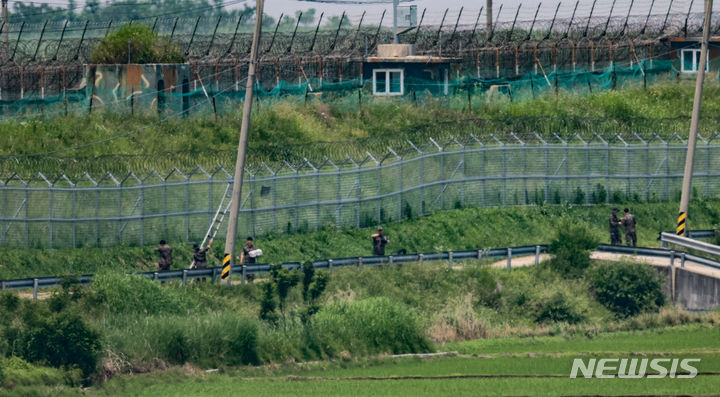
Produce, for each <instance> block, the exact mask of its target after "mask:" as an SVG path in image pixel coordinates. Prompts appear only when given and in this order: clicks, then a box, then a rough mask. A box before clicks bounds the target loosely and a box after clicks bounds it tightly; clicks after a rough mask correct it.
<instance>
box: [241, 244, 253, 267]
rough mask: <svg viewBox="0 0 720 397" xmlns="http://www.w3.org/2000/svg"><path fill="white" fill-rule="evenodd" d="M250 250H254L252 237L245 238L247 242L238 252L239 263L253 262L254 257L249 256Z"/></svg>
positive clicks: (247, 263)
mask: <svg viewBox="0 0 720 397" xmlns="http://www.w3.org/2000/svg"><path fill="white" fill-rule="evenodd" d="M250 251H255V246H254V245H253V238H252V237H248V238H247V243H246V244H245V246H244V247H243V249H242V253H241V254H240V263H242V264H244V265H249V264H252V263H255V257H252V256H250Z"/></svg>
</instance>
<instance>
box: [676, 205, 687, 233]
mask: <svg viewBox="0 0 720 397" xmlns="http://www.w3.org/2000/svg"><path fill="white" fill-rule="evenodd" d="M686 220H687V212H684V211H680V215H678V221H677V229H675V234H677V235H678V236H685V221H686Z"/></svg>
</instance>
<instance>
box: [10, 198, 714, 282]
mask: <svg viewBox="0 0 720 397" xmlns="http://www.w3.org/2000/svg"><path fill="white" fill-rule="evenodd" d="M617 206H620V207H623V206H629V207H630V208H631V209H632V212H633V213H634V214H635V216H636V217H637V220H638V245H641V246H657V244H658V242H657V236H658V232H660V231H667V230H673V229H674V227H675V214H676V213H677V207H676V204H675V203H625V204H617ZM612 207H613V205H610V206H606V205H597V206H573V205H560V206H532V207H507V208H467V209H462V210H454V211H444V212H438V213H436V214H433V215H430V216H427V217H424V218H420V219H415V220H409V221H405V222H401V223H392V224H387V225H384V226H385V233H386V234H387V235H388V236H389V238H390V244H389V245H388V247H387V252H388V253H393V252H396V251H397V250H399V249H401V248H405V249H406V250H407V251H408V252H441V251H448V250H467V249H481V248H482V249H484V248H501V247H512V246H521V245H533V244H547V243H548V242H549V241H550V239H551V238H552V232H553V230H554V229H555V228H556V227H558V225H561V224H562V223H563V222H565V221H566V220H568V219H570V220H572V221H573V222H580V223H584V224H587V226H588V227H589V228H590V229H591V230H592V231H593V234H594V235H595V236H596V237H597V239H598V241H604V242H606V243H607V242H608V238H609V237H608V236H607V234H608V232H607V227H608V226H607V218H608V216H609V213H610V210H611V208H612ZM689 213H690V220H689V225H690V227H691V228H692V229H709V228H712V227H714V225H716V224H718V223H720V203H718V202H716V201H694V202H693V203H692V204H691V208H690V211H689ZM371 233H373V231H372V230H368V229H343V230H340V231H338V230H336V229H334V228H328V229H325V230H321V231H317V232H311V233H306V234H290V235H287V234H271V235H268V236H264V237H261V238H259V239H258V241H257V242H256V246H258V247H260V248H262V249H263V252H264V256H263V257H262V261H263V262H267V263H281V262H286V261H288V262H289V261H307V260H316V259H324V258H338V257H350V256H362V255H370V254H371V244H370V239H369V235H370V234H371ZM241 243H244V242H241ZM171 244H172V245H173V249H174V251H173V253H174V258H175V264H174V268H177V269H183V268H186V267H187V266H189V263H190V261H191V259H190V258H191V257H190V254H191V246H190V245H189V244H174V242H172V241H171ZM223 245H224V242H223V241H217V242H216V243H215V245H214V246H213V249H212V252H211V253H212V255H211V260H210V264H209V265H210V266H219V263H218V260H219V259H218V258H221V257H222V253H223ZM156 260H157V259H156V254H155V253H154V252H153V247H144V248H141V247H124V246H121V247H113V248H102V249H100V248H83V249H63V250H40V249H14V248H0V279H9V278H22V277H32V276H36V277H37V276H57V275H73V274H74V275H78V274H85V273H94V272H98V271H100V270H102V269H114V270H119V271H127V272H132V271H150V270H153V269H155V267H154V263H155V262H156Z"/></svg>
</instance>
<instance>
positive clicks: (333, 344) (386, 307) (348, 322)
mask: <svg viewBox="0 0 720 397" xmlns="http://www.w3.org/2000/svg"><path fill="white" fill-rule="evenodd" d="M310 327H311V329H310V332H308V337H309V338H312V340H311V341H310V342H309V343H308V344H311V345H314V346H317V348H318V349H320V350H321V351H320V353H321V354H325V355H329V356H337V355H338V354H339V353H340V352H342V351H348V352H350V353H352V354H363V355H364V354H377V353H394V354H397V353H417V352H426V351H430V350H432V345H431V343H430V341H429V340H428V338H427V337H426V336H425V332H424V331H423V328H422V326H421V323H420V321H419V319H418V318H417V317H416V316H415V315H414V314H413V313H411V312H410V311H409V310H408V309H406V308H405V307H403V306H400V305H398V304H397V303H395V302H393V301H392V300H390V299H388V298H384V297H383V298H369V299H364V300H360V301H352V302H338V303H333V304H330V305H327V306H325V307H323V308H322V309H320V311H319V312H318V313H317V314H316V315H315V316H314V317H313V320H312V322H311V325H310Z"/></svg>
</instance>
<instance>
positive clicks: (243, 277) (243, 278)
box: [242, 264, 247, 284]
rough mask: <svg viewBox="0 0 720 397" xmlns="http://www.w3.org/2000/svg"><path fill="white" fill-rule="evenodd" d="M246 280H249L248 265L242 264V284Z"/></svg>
mask: <svg viewBox="0 0 720 397" xmlns="http://www.w3.org/2000/svg"><path fill="white" fill-rule="evenodd" d="M245 281H247V265H245V264H243V265H242V284H245Z"/></svg>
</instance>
